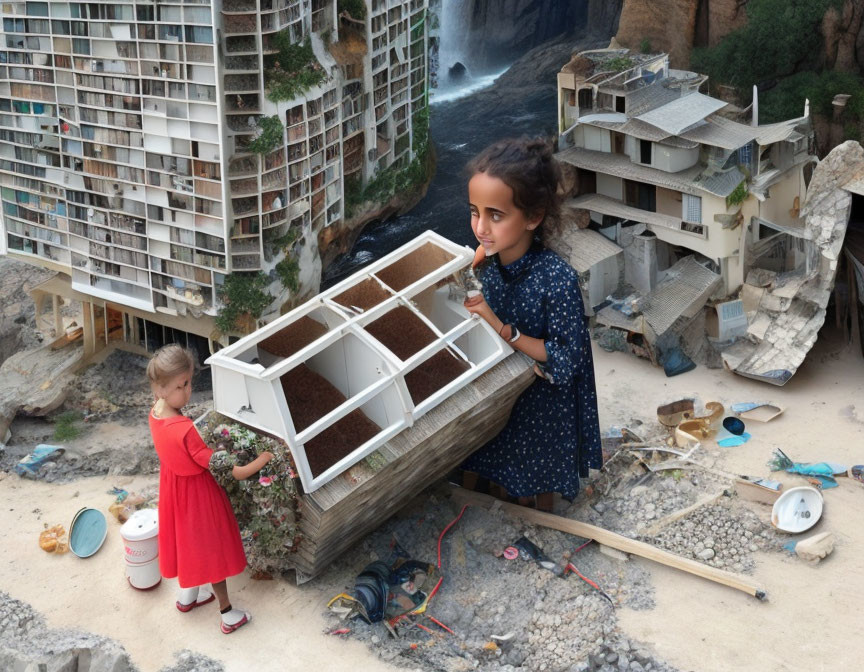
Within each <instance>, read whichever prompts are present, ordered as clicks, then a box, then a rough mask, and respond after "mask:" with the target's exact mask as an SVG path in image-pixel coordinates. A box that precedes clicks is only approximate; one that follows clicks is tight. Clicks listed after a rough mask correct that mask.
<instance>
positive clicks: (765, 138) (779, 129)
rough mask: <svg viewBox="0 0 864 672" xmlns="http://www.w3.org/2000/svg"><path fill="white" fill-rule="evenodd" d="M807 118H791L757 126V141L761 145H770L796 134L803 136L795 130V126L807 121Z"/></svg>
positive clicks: (791, 137) (792, 137)
mask: <svg viewBox="0 0 864 672" xmlns="http://www.w3.org/2000/svg"><path fill="white" fill-rule="evenodd" d="M806 119H807V118H806V117H801V118H800V119H789V120H787V121H781V122H778V123H776V124H765V125H764V126H757V127H756V129H755V130H756V131H757V135H756V142H758V143H759V144H760V145H770V144H772V143H774V142H780V141H781V140H790V139H794V136H795V135H798V136H799V137H802V136H801V134H800V133H798V132H797V131H796V130H795V127H796V126H798V125H799V124H801V123H802V122H804V121H806Z"/></svg>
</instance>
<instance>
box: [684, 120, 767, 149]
mask: <svg viewBox="0 0 864 672" xmlns="http://www.w3.org/2000/svg"><path fill="white" fill-rule="evenodd" d="M758 132H759V129H758V128H755V127H753V126H748V125H747V124H740V123H738V122H736V121H732V120H731V119H726V118H725V117H721V116H718V115H714V116H711V117H708V118H707V119H706V120H705V123H704V124H699V125H697V126H694V127H693V128H691V129H688V130H686V131H684V132H683V133H682V134H681V137H682V138H685V139H687V140H692V141H693V142H698V143H704V144H706V145H711V146H712V147H722V148H723V149H738V148H739V147H743V146H744V145H746V144H747V143H748V142H750V141H751V140H753V139H754V138H755V137H756V136H757V135H758Z"/></svg>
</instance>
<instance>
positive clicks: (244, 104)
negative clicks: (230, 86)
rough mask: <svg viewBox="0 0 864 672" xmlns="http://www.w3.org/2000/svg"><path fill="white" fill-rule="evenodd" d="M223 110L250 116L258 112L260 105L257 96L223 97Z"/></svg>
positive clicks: (235, 95)
mask: <svg viewBox="0 0 864 672" xmlns="http://www.w3.org/2000/svg"><path fill="white" fill-rule="evenodd" d="M225 109H226V111H227V112H232V113H242V114H251V113H255V112H260V111H261V110H260V105H259V100H258V95H257V94H252V93H245V94H241V93H238V94H232V95H228V96H225Z"/></svg>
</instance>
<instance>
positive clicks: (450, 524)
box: [438, 504, 468, 569]
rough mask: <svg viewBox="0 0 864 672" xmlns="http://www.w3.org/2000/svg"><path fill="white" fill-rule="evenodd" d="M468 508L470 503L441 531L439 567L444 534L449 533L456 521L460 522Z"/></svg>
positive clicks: (439, 538)
mask: <svg viewBox="0 0 864 672" xmlns="http://www.w3.org/2000/svg"><path fill="white" fill-rule="evenodd" d="M467 508H468V504H466V505H465V506H463V507H462V510H461V511H460V512H459V515H458V516H456V517H455V518H454V519H453V520H451V521H450V522H449V523H448V524H447V527H445V528H444V530H443V531H442V532H441V534H440V535H439V536H438V569H441V541H442V540H443V539H444V535H445V534H447V531H448V530H449V529H450V528H451V527H453V526H454V525H455V524H456V523H458V522H459V519H460V518H462V514H463V513H465V509H467Z"/></svg>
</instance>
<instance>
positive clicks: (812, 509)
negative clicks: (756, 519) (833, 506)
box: [771, 486, 823, 534]
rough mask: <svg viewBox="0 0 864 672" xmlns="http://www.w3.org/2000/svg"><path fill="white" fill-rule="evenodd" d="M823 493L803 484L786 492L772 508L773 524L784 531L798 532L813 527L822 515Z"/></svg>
mask: <svg viewBox="0 0 864 672" xmlns="http://www.w3.org/2000/svg"><path fill="white" fill-rule="evenodd" d="M822 507H823V499H822V493H821V492H819V491H818V490H817V489H816V488H811V487H810V486H802V487H798V488H790V489H789V490H787V491H786V492H784V493H783V494H782V495H780V497H778V498H777V501H776V502H774V508H773V509H772V510H771V524H772V525H773V526H774V527H776V528H777V529H778V530H782V531H783V532H791V533H792V534H798V533H799V532H804V531H806V530H809V529H810V528H811V527H813V526H814V525H815V524H816V523H817V522H819V519H820V518H821V517H822Z"/></svg>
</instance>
